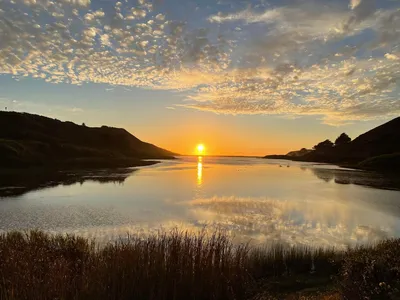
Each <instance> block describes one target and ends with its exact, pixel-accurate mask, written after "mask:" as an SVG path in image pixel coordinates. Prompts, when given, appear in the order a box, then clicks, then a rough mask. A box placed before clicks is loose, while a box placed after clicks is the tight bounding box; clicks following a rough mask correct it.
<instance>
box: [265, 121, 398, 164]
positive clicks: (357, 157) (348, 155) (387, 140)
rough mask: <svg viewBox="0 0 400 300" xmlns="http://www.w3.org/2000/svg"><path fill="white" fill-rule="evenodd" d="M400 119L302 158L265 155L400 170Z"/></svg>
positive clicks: (314, 151)
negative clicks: (349, 140) (347, 141)
mask: <svg viewBox="0 0 400 300" xmlns="http://www.w3.org/2000/svg"><path fill="white" fill-rule="evenodd" d="M399 153H400V117H398V118H396V119H393V120H391V121H389V122H387V123H385V124H383V125H381V126H378V127H376V128H374V129H372V130H370V131H368V132H366V133H364V134H362V135H360V136H359V137H357V138H356V139H354V140H353V141H351V142H349V143H344V144H341V145H337V146H334V147H331V148H327V149H323V150H313V151H311V152H309V153H306V154H304V155H301V156H295V157H294V156H288V155H285V156H282V155H279V156H271V155H270V156H266V158H281V159H282V158H286V159H291V160H300V161H310V162H326V163H335V164H345V165H350V166H358V167H360V168H365V169H371V170H384V171H396V172H397V171H399V170H400V168H399Z"/></svg>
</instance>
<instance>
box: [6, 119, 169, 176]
mask: <svg viewBox="0 0 400 300" xmlns="http://www.w3.org/2000/svg"><path fill="white" fill-rule="evenodd" d="M0 128H1V130H0V141H1V142H0V168H2V169H11V168H28V167H29V168H31V167H47V168H63V169H64V168H108V167H134V166H143V165H149V164H153V163H154V162H152V161H149V159H171V158H174V155H175V153H172V152H170V151H168V150H165V149H162V148H159V147H157V146H155V145H152V144H149V143H146V142H143V141H141V140H139V139H138V138H136V137H135V136H133V135H132V134H130V133H129V132H128V131H126V130H125V129H122V128H114V127H108V126H102V127H99V128H92V127H87V126H86V125H85V124H82V125H77V124H75V123H72V122H68V121H67V122H62V121H59V120H57V119H51V118H47V117H43V116H39V115H34V114H28V113H18V112H4V111H2V112H0Z"/></svg>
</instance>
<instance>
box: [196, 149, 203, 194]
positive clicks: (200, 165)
mask: <svg viewBox="0 0 400 300" xmlns="http://www.w3.org/2000/svg"><path fill="white" fill-rule="evenodd" d="M202 183H203V157H201V156H199V157H198V158H197V186H198V187H201V184H202Z"/></svg>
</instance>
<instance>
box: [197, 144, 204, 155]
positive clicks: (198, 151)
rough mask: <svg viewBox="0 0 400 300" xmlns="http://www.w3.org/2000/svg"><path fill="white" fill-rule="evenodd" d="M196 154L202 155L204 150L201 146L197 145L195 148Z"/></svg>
mask: <svg viewBox="0 0 400 300" xmlns="http://www.w3.org/2000/svg"><path fill="white" fill-rule="evenodd" d="M196 149H197V154H203V153H204V150H205V149H206V148H205V147H204V145H203V144H198V145H197V147H196Z"/></svg>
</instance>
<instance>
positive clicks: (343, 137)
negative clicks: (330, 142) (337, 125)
mask: <svg viewBox="0 0 400 300" xmlns="http://www.w3.org/2000/svg"><path fill="white" fill-rule="evenodd" d="M350 142H351V138H350V137H349V136H348V135H347V134H346V133H344V132H343V133H342V134H341V135H340V136H339V137H338V138H337V139H336V141H335V146H340V145H343V144H347V143H350Z"/></svg>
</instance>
